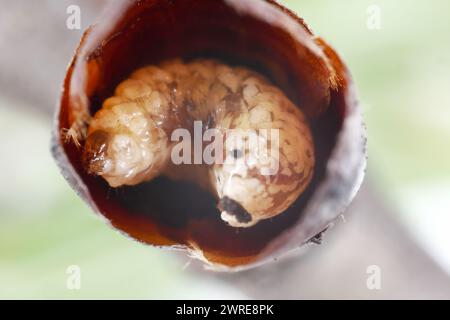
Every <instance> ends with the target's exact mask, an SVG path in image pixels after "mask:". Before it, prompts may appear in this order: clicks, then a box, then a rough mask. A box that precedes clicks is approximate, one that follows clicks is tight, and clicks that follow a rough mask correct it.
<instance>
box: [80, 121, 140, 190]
mask: <svg viewBox="0 0 450 320" xmlns="http://www.w3.org/2000/svg"><path fill="white" fill-rule="evenodd" d="M143 156H144V155H142V152H141V149H140V148H139V146H138V144H137V142H136V141H135V140H134V139H133V138H132V137H131V136H130V135H128V134H120V133H119V134H112V133H109V132H107V131H104V130H97V131H94V132H92V133H91V134H90V135H89V136H88V138H87V140H86V143H85V148H84V152H83V162H84V165H85V167H86V169H87V171H88V172H89V173H91V174H94V175H99V176H102V177H103V178H104V179H105V180H106V181H108V183H109V185H110V186H111V187H117V186H120V185H131V184H134V181H136V179H137V173H138V171H140V169H141V168H140V167H141V164H140V162H141V161H142V158H143Z"/></svg>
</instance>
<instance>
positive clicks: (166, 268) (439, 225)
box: [0, 0, 450, 299]
mask: <svg viewBox="0 0 450 320" xmlns="http://www.w3.org/2000/svg"><path fill="white" fill-rule="evenodd" d="M13 2H14V3H15V4H13ZM31 2H35V1H17V2H16V1H12V0H11V1H6V0H1V1H0V3H1V5H2V6H10V7H11V11H8V10H4V11H3V12H2V13H1V16H0V21H1V22H0V55H2V58H0V62H1V63H0V66H1V68H2V70H3V71H4V70H7V71H8V72H9V73H8V75H5V73H4V74H3V75H2V76H1V84H2V85H1V89H0V136H1V139H0V150H1V151H0V152H1V153H0V154H1V156H0V168H1V172H0V298H2V299H9V298H26V299H28V298H150V299H153V298H159V299H166V298H220V299H226V298H245V297H249V298H251V297H252V296H251V295H250V296H249V295H248V294H247V293H245V292H244V291H242V290H241V289H240V288H239V287H237V286H234V285H233V284H232V283H229V282H227V281H226V280H223V279H221V278H220V277H214V276H211V275H207V276H205V275H204V274H203V273H202V272H201V271H199V270H197V269H194V270H190V268H191V267H189V265H188V264H186V261H187V260H186V259H184V258H182V257H179V256H177V255H175V254H171V253H167V252H163V251H161V250H158V249H154V248H149V247H145V246H143V245H141V244H137V243H135V242H134V241H130V240H129V239H127V238H125V237H124V236H122V235H120V234H119V233H117V232H115V231H113V230H112V229H111V228H109V227H108V226H107V225H105V224H104V223H103V222H102V221H101V220H100V219H98V218H97V217H96V216H95V215H93V214H92V213H91V212H90V210H89V209H88V208H87V207H86V205H85V204H84V203H83V202H82V201H81V200H80V199H79V198H78V197H77V196H76V195H75V193H74V192H72V190H71V189H70V188H69V186H68V184H67V183H66V182H65V181H64V179H63V178H62V176H61V175H60V174H59V172H58V169H57V167H56V165H55V163H54V161H53V159H52V158H51V155H50V152H49V141H50V130H51V122H52V118H51V114H50V112H51V111H52V109H53V106H54V102H55V101H56V100H57V95H58V88H59V83H60V81H61V80H62V77H63V75H64V63H67V62H68V61H69V57H70V51H71V50H73V49H74V48H75V44H76V41H77V39H78V38H79V35H80V32H79V31H70V30H67V29H66V28H65V19H66V17H67V14H66V11H65V9H66V7H67V5H68V4H70V2H64V1H63V2H60V1H57V0H53V1H36V2H37V3H39V4H38V6H39V10H38V11H34V10H35V9H36V8H35V7H36V6H37V4H33V5H32V4H31ZM78 2H79V3H80V4H79V5H80V7H81V10H82V11H81V13H82V25H83V28H85V27H86V26H87V23H88V21H89V22H90V21H91V20H92V19H93V18H94V17H95V15H96V14H97V13H98V11H99V9H100V7H101V6H102V4H103V3H102V2H101V1H99V2H97V3H96V4H92V3H90V4H88V2H87V1H84V2H83V1H78ZM103 2H104V1H103ZM280 2H282V3H284V4H286V5H287V6H288V7H289V8H291V9H292V10H294V11H295V12H297V13H298V14H299V15H300V16H302V17H303V18H305V20H306V21H307V22H308V24H309V25H310V26H311V28H312V29H313V31H314V32H315V33H316V34H318V35H320V36H322V37H323V38H324V39H326V40H327V41H328V42H329V43H331V44H332V45H333V46H334V47H335V49H336V50H337V51H338V52H339V53H340V55H341V56H342V57H343V58H344V60H345V61H346V63H347V64H348V66H349V68H350V70H351V71H352V73H353V76H354V78H355V82H356V84H357V88H358V91H359V97H360V101H361V107H362V110H363V113H364V118H365V121H366V124H367V128H368V139H369V140H368V141H369V162H368V172H367V180H366V183H369V184H370V185H371V186H372V188H374V189H376V190H377V192H379V193H380V194H381V197H380V199H382V201H383V202H385V203H386V204H387V206H388V207H390V208H391V209H392V212H394V215H395V217H393V219H395V221H400V223H401V224H402V225H403V226H404V227H405V229H406V230H407V232H408V233H409V234H411V235H412V237H413V239H414V240H413V241H414V242H416V243H417V244H418V246H419V247H421V248H422V249H423V250H424V251H425V252H427V254H429V255H430V257H431V258H432V259H433V260H434V261H435V262H436V263H437V264H438V265H439V266H440V267H442V268H443V269H444V270H446V271H447V272H450V236H449V232H448V231H447V230H448V229H449V227H450V212H449V211H450V209H449V208H450V143H449V142H450V2H449V1H447V0H432V1H411V0H397V1H388V0H385V1H367V0H346V1H335V0H316V1H306V0H291V1H280ZM74 3H77V1H74ZM373 5H376V6H377V7H373ZM30 6H34V7H33V8H34V9H33V10H32V9H31V8H30ZM84 6H85V7H84ZM374 8H375V9H374ZM377 8H379V9H380V18H381V20H380V21H381V25H380V26H381V28H380V29H370V28H368V26H367V23H368V19H369V20H370V17H371V14H373V11H372V10H376V9H377ZM36 10H37V9H36ZM84 10H86V12H88V13H86V15H84V12H85V11H84ZM31 12H38V13H37V14H38V17H41V18H39V19H38V20H33V18H30V17H32V16H30V15H31V14H35V13H31ZM27 14H30V15H28V16H27ZM11 15H16V16H15V17H16V18H14V16H11ZM46 16H50V17H53V18H54V19H49V18H47V19H44V18H43V17H46ZM17 17H19V18H17ZM20 17H21V18H20ZM27 17H28V18H30V19H31V20H32V22H34V23H36V24H38V27H36V28H34V27H33V24H31V23H30V22H27V23H22V21H21V20H20V19H28V18H27ZM48 19H49V20H48ZM53 20H54V21H53ZM369 22H370V21H369ZM45 24H50V25H52V26H53V27H55V26H56V27H57V26H59V28H61V29H62V30H61V31H60V33H62V34H64V33H67V34H68V35H67V44H64V48H68V49H67V50H66V49H64V50H66V51H64V54H61V57H60V56H58V58H57V59H56V58H55V60H53V58H52V57H50V58H49V57H47V58H49V59H51V60H49V61H48V62H47V63H48V67H47V64H46V62H42V61H41V60H40V59H38V58H39V53H37V55H36V56H35V57H34V58H32V59H31V61H24V62H23V63H24V65H23V67H22V68H17V67H15V68H16V69H15V70H11V68H12V67H11V63H9V61H14V59H20V57H21V56H20V54H18V53H17V52H15V51H14V43H17V44H18V45H21V46H25V45H26V44H23V43H19V42H26V41H28V40H30V41H36V43H37V42H38V43H40V44H41V45H42V46H44V47H45V46H48V45H49V44H50V45H51V44H52V43H53V42H52V41H56V40H55V39H53V38H51V37H53V34H48V35H46V34H45V27H41V26H43V25H45ZM13 28H19V31H20V28H22V29H23V32H24V33H25V34H26V36H24V37H23V38H21V39H17V38H15V37H13V36H12V34H13V32H16V31H17V30H16V31H14V30H12V29H13ZM35 33H37V34H39V36H37V35H36V34H35ZM36 37H38V38H37V39H38V41H37V40H36ZM46 37H49V40H48V42H47V40H46V39H47V38H46ZM58 41H60V40H58ZM11 43H12V44H11ZM58 43H59V42H58ZM55 49H56V47H55ZM30 50H36V52H38V51H39V48H36V47H33V48H30ZM52 51H54V50H52ZM55 51H56V50H55ZM8 52H9V53H10V56H8ZM16 54H17V58H16V57H15V55H16ZM53 54H55V55H56V54H58V52H53ZM8 59H9V60H8ZM53 62H54V63H53ZM16 65H20V64H19V63H16ZM4 68H6V69H4ZM7 68H9V69H7ZM33 68H36V69H37V72H36V73H37V74H42V79H44V81H39V79H40V78H37V79H38V80H37V81H35V85H34V86H33V85H27V86H24V88H23V92H24V94H25V93H26V95H27V97H30V98H27V99H22V95H21V92H22V91H20V92H17V93H16V92H14V90H13V89H11V88H10V87H8V85H7V84H8V83H11V82H14V81H16V80H17V81H18V82H19V83H22V84H23V83H25V82H23V81H21V80H20V79H22V78H21V74H22V76H23V75H26V74H27V73H28V72H30V70H32V69H33ZM3 71H2V73H3ZM50 73H51V74H52V75H53V76H52V77H53V78H54V79H56V80H55V82H56V83H58V81H59V83H58V84H57V85H56V86H55V85H54V83H53V82H46V81H45V79H46V77H49V74H50ZM23 77H24V78H26V77H25V76H23ZM53 78H52V79H53ZM33 81H34V80H33ZM21 90H22V89H21ZM47 96H48V97H49V98H48V100H49V101H50V102H49V103H47V100H45V97H47ZM35 103H36V104H38V103H39V104H41V103H42V104H47V106H46V108H47V109H41V108H37V107H36V106H35ZM355 214H358V213H355ZM350 219H351V218H350ZM70 265H78V266H80V268H81V272H82V281H81V285H82V287H81V290H68V289H67V287H66V280H67V277H68V275H67V274H66V270H67V268H68V266H70ZM348 295H349V296H352V295H351V293H348ZM280 296H281V297H282V296H283V295H282V293H281V294H280ZM324 296H326V295H324ZM354 297H364V296H361V295H358V294H356V293H355V295H354Z"/></svg>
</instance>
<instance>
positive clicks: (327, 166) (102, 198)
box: [54, 0, 365, 268]
mask: <svg viewBox="0 0 450 320" xmlns="http://www.w3.org/2000/svg"><path fill="white" fill-rule="evenodd" d="M175 57H181V58H184V59H187V60H189V59H191V58H196V57H214V58H217V59H221V60H222V61H224V62H226V63H228V64H231V65H244V66H247V67H250V68H253V69H254V70H257V71H259V72H261V73H263V74H265V75H266V76H267V77H268V78H269V79H271V80H272V82H273V83H274V84H276V85H277V86H278V87H279V88H281V89H282V90H283V91H284V92H285V93H286V94H287V96H288V97H289V98H290V99H291V100H292V101H293V102H294V103H295V104H297V105H301V106H303V107H304V111H305V113H306V114H307V115H308V116H309V117H310V124H311V129H312V131H313V136H314V142H315V149H316V168H315V172H314V177H313V181H312V183H311V184H310V186H309V187H308V189H307V190H306V191H305V193H304V194H303V195H302V196H301V197H300V198H299V199H298V200H297V201H296V202H295V204H294V205H293V206H292V207H291V208H289V209H288V210H287V211H286V212H285V213H283V214H282V215H279V216H277V217H275V218H273V219H270V220H266V221H262V222H260V223H258V224H257V225H255V226H254V227H251V228H247V229H235V228H232V227H229V226H227V225H225V224H224V223H223V222H222V221H221V220H220V215H219V214H218V209H217V208H216V202H215V199H214V198H213V197H212V196H211V195H209V194H208V193H206V192H204V191H202V190H201V189H200V188H198V187H196V186H194V185H192V184H189V183H185V182H174V181H171V180H169V179H167V178H164V177H160V178H157V179H155V180H153V181H151V182H148V183H143V184H140V185H138V186H135V187H122V188H118V189H111V188H109V187H108V185H107V183H106V182H105V181H104V180H102V179H101V178H99V177H94V176H91V175H89V174H87V172H86V170H85V169H84V168H83V165H82V159H81V149H80V148H78V147H77V146H76V145H75V144H74V143H65V141H64V139H63V137H62V136H61V134H60V132H61V130H62V129H69V128H71V127H73V125H74V123H82V119H83V118H85V117H86V115H87V114H93V113H94V112H95V111H96V110H98V108H99V107H100V105H101V102H102V101H103V100H104V99H106V98H107V97H108V96H110V95H111V94H112V92H113V90H114V88H115V86H116V85H117V84H118V83H119V82H120V81H121V80H123V79H124V78H126V77H127V75H128V74H130V73H131V72H132V71H133V70H135V69H136V68H138V67H141V66H144V65H147V64H155V63H158V62H160V61H162V60H165V59H169V58H175ZM56 125H57V127H56V129H55V137H54V140H55V141H54V155H55V157H56V158H57V161H58V163H59V164H60V166H61V168H62V171H63V174H64V175H65V176H66V178H67V179H68V180H69V182H70V183H71V185H72V186H73V187H74V188H75V190H76V191H77V192H78V193H79V194H80V196H81V197H83V198H84V199H85V200H86V201H87V202H88V203H89V204H90V205H91V207H92V208H93V209H94V210H95V211H96V212H99V213H101V214H102V215H103V216H105V217H106V218H107V219H108V220H109V221H110V222H111V224H112V225H113V226H114V227H116V228H118V229H119V230H121V231H124V232H125V233H126V234H128V235H130V236H131V237H133V238H135V239H137V240H140V241H143V242H145V243H148V244H152V245H157V246H181V247H186V248H189V249H193V250H195V251H196V253H197V255H200V256H201V255H203V256H204V258H205V259H206V260H207V261H208V262H210V263H212V264H214V265H217V266H219V265H222V266H228V267H237V268H243V267H248V266H254V265H257V264H261V263H264V262H266V261H269V260H271V259H273V258H275V257H277V256H280V255H282V254H283V253H285V252H287V251H289V250H291V249H293V248H296V247H298V246H300V245H302V244H304V243H305V242H307V241H308V240H309V239H310V238H311V237H313V236H314V235H315V234H317V233H319V232H320V231H322V230H323V229H325V228H326V227H327V226H328V225H329V224H330V223H331V222H332V221H333V220H334V219H335V218H336V217H337V216H339V215H340V214H341V213H342V211H343V210H344V209H345V207H346V206H347V205H348V203H349V201H350V200H351V198H352V197H353V196H354V194H355V192H356V190H357V188H358V186H359V184H360V182H361V180H362V175H363V168H364V165H365V138H364V130H363V128H362V123H361V119H360V116H359V112H358V109H357V105H356V101H355V98H354V92H353V88H352V85H351V79H350V78H349V75H348V73H347V70H346V68H345V67H344V65H343V64H342V62H341V61H340V60H339V58H338V57H337V55H336V54H335V53H334V51H333V50H332V49H331V48H329V47H328V46H327V45H326V44H325V43H324V42H323V41H322V40H320V39H318V38H316V37H314V36H313V35H312V34H311V32H310V31H309V30H308V29H307V28H306V27H305V25H304V24H303V22H302V20H300V19H299V18H297V17H295V16H294V15H293V14H292V13H290V12H289V11H287V10H286V9H284V8H281V7H280V6H279V5H278V4H275V3H273V2H272V1H262V0H261V1H259V0H246V1H243V0H239V1H238V0H232V1H231V0H228V1H225V0H219V1H210V0H171V1H156V0H153V1H151V0H147V1H130V2H121V3H120V4H118V3H116V4H114V5H113V6H112V7H110V8H109V11H108V12H106V13H105V15H103V16H102V17H101V19H100V20H99V23H98V24H96V25H94V26H93V27H91V28H90V29H89V30H88V31H87V32H86V33H85V35H84V37H83V40H82V42H81V44H80V47H79V48H78V50H77V54H76V56H75V58H74V61H73V63H72V64H71V65H70V67H69V69H68V73H67V77H66V80H65V83H64V91H63V95H62V99H61V106H60V109H59V113H58V115H57V123H56ZM82 143H83V142H82Z"/></svg>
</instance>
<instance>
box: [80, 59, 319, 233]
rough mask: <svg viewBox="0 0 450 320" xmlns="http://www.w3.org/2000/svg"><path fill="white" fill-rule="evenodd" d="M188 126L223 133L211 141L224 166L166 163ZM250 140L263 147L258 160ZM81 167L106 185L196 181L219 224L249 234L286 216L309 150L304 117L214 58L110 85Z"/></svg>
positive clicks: (142, 72)
mask: <svg viewBox="0 0 450 320" xmlns="http://www.w3.org/2000/svg"><path fill="white" fill-rule="evenodd" d="M195 121H201V123H202V132H205V131H206V130H207V129H211V128H215V129H216V130H218V131H219V132H222V133H223V139H222V140H221V139H218V138H216V140H214V142H215V143H219V142H221V144H220V149H219V150H220V151H222V154H223V158H222V159H223V161H216V162H214V163H212V164H211V163H210V164H204V163H203V164H202V165H197V166H196V165H195V164H193V165H179V166H177V165H174V164H173V161H172V160H173V159H172V160H171V155H172V154H173V151H174V146H175V145H176V144H177V143H178V141H172V139H171V137H172V134H173V132H174V131H175V130H176V129H178V128H184V129H187V130H188V131H189V132H192V131H193V130H194V122H195ZM273 129H275V130H273ZM249 132H250V133H256V135H253V136H252V135H251V134H249ZM272 133H275V134H272ZM255 137H256V138H255ZM253 138H255V139H256V140H251V139H253ZM230 141H232V142H233V143H228V142H230ZM252 141H253V142H254V141H257V142H258V143H261V144H257V145H258V146H266V147H269V148H266V149H264V150H266V152H261V151H262V150H263V148H257V149H255V148H253V147H254V146H255V144H254V143H253V142H252ZM252 143H253V144H252ZM272 151H273V152H272ZM219 153H220V152H219ZM217 154H218V153H215V155H217ZM83 159H84V163H85V166H86V168H87V170H88V171H89V172H90V173H92V174H96V175H100V176H102V177H103V178H104V179H105V180H106V181H107V182H108V183H109V185H110V186H111V187H118V186H122V185H135V184H139V183H141V182H145V181H149V180H151V179H152V178H154V177H156V176H158V175H162V174H164V175H167V176H169V177H171V178H175V179H176V178H179V179H185V178H187V179H191V180H195V181H196V182H197V183H199V184H200V185H202V186H203V187H205V188H208V189H209V190H210V191H211V192H213V193H215V194H216V195H217V197H218V199H219V202H218V207H219V209H220V210H221V217H222V219H223V220H225V221H226V222H228V223H229V224H230V225H232V226H235V227H248V226H251V225H254V224H255V223H256V222H258V221H259V220H261V219H267V218H270V217H272V216H275V215H277V214H280V213H281V212H283V211H285V210H286V209H287V208H288V207H289V206H290V205H291V204H292V203H293V202H294V201H295V200H296V199H297V198H298V197H299V195H300V194H301V193H302V192H303V191H304V189H305V188H306V187H307V185H308V184H309V182H310V180H311V178H312V174H313V169H314V147H313V141H312V136H311V132H310V129H309V127H308V125H307V123H306V120H305V117H304V115H303V113H302V112H301V111H300V109H299V108H297V107H296V106H295V105H294V104H293V103H292V102H291V101H290V100H289V99H288V98H287V97H286V96H285V95H284V94H283V93H282V92H281V91H280V90H279V89H278V88H276V87H274V86H273V85H271V84H270V83H269V82H268V81H267V80H266V79H265V78H264V77H263V76H261V75H259V74H257V73H256V72H253V71H250V70H248V69H245V68H241V67H229V66H227V65H225V64H222V63H220V62H218V61H215V60H203V59H202V60H196V61H193V62H189V63H184V62H182V61H180V60H172V61H168V62H165V63H162V64H160V65H159V66H147V67H144V68H141V69H139V70H137V71H135V72H134V73H133V74H132V75H131V76H130V77H129V78H128V79H126V80H125V81H123V82H122V83H120V84H119V85H118V87H117V88H116V91H115V95H114V96H113V97H111V98H108V99H107V100H105V101H104V103H103V106H102V108H101V109H100V110H99V111H98V112H97V113H96V114H95V115H94V117H93V118H92V119H91V121H90V124H89V128H88V132H87V139H86V142H85V149H84V153H83ZM195 166H196V167H195ZM194 167H195V168H194Z"/></svg>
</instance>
